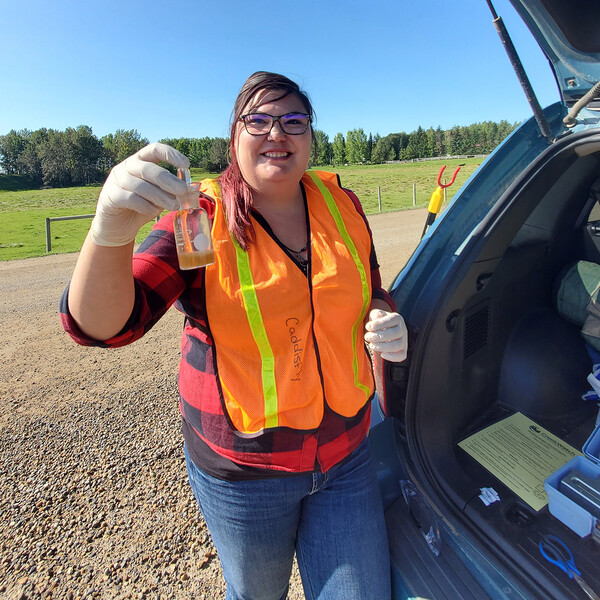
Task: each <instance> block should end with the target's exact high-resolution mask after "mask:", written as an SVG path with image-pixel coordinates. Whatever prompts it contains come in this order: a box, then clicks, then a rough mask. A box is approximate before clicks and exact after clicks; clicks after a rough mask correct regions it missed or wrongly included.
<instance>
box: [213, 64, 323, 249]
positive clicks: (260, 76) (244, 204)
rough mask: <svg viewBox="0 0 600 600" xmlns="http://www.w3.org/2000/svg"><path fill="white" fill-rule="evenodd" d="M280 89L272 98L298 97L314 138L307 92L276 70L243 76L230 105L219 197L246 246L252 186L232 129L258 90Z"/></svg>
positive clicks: (236, 235) (251, 230) (233, 230)
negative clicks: (225, 161)
mask: <svg viewBox="0 0 600 600" xmlns="http://www.w3.org/2000/svg"><path fill="white" fill-rule="evenodd" d="M263 91H279V92H281V95H280V96H278V97H277V98H274V99H273V100H281V98H285V97H286V96H288V95H289V94H294V95H296V96H297V97H298V98H300V100H301V102H302V104H303V105H304V108H305V110H306V113H307V114H308V115H310V117H311V126H310V133H311V139H312V140H313V142H314V139H315V136H314V135H313V129H312V119H313V117H314V111H313V107H312V104H311V103H310V100H309V98H308V95H307V94H306V93H305V92H303V91H302V90H301V89H300V87H299V86H298V84H297V83H295V82H294V81H292V80H291V79H288V78H287V77H285V76H284V75H279V74H278V73H268V72H267V71H257V72H256V73H253V74H252V75H250V77H248V79H246V82H245V83H244V85H243V86H242V89H241V90H240V93H239V94H238V97H237V99H236V101H235V104H234V106H233V112H232V116H231V132H230V137H229V156H230V159H229V166H228V167H227V168H226V169H225V171H223V173H222V174H221V176H220V177H219V184H220V186H221V197H222V198H223V204H224V206H225V213H226V215H227V223H228V227H229V231H230V232H231V234H232V235H233V237H234V238H235V239H236V240H237V242H238V243H239V245H240V246H241V247H242V248H243V249H244V250H247V249H248V245H249V244H250V243H251V242H252V241H253V240H254V228H253V227H252V222H251V221H250V206H251V205H252V189H251V188H250V186H249V185H248V184H247V183H246V181H245V180H244V178H243V177H242V172H241V171H240V166H239V164H238V161H237V157H236V154H235V133H236V129H237V125H238V122H239V120H240V117H241V116H242V115H243V114H245V113H248V112H251V111H252V110H253V109H254V108H255V107H254V106H252V104H251V103H252V100H253V99H254V98H256V96H257V94H258V93H259V92H263Z"/></svg>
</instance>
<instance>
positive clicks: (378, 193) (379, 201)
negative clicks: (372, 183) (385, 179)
mask: <svg viewBox="0 0 600 600" xmlns="http://www.w3.org/2000/svg"><path fill="white" fill-rule="evenodd" d="M377 203H378V204H379V212H381V186H379V185H378V186H377Z"/></svg>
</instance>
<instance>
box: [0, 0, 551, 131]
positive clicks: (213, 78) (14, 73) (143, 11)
mask: <svg viewBox="0 0 600 600" xmlns="http://www.w3.org/2000/svg"><path fill="white" fill-rule="evenodd" d="M494 6H495V8H496V11H497V12H498V14H499V15H500V16H501V17H503V19H504V22H505V24H506V26H507V28H508V30H509V32H510V33H511V35H512V37H513V41H514V43H515V46H516V47H517V50H518V52H519V55H520V57H521V59H522V61H523V63H524V65H525V68H526V70H527V72H528V74H529V77H530V79H531V82H532V84H533V87H534V90H535V92H536V94H537V96H538V99H539V101H540V103H541V104H542V106H544V105H546V104H550V103H552V102H555V101H556V100H558V98H559V96H558V91H557V88H556V84H555V82H554V78H553V76H552V74H551V72H550V68H549V66H548V63H547V61H546V59H545V57H544V56H543V54H542V52H541V50H540V49H539V47H538V46H537V44H536V42H535V41H534V40H533V38H532V36H531V34H530V33H529V31H528V30H527V29H526V28H525V26H524V25H523V23H522V22H521V21H520V19H519V18H518V16H517V15H516V13H515V11H514V9H513V8H512V6H511V5H510V3H509V2H508V0H495V1H494ZM0 8H1V13H0V14H1V15H2V16H1V18H0V82H1V84H0V134H4V133H7V132H8V131H9V130H10V129H17V130H19V129H23V128H27V129H30V130H34V129H38V128H40V127H48V128H54V129H60V130H64V129H65V128H66V127H76V126H78V125H89V126H90V127H92V129H93V131H94V133H95V134H96V135H97V136H98V137H101V136H103V135H105V134H107V133H112V132H114V131H116V130H117V129H137V130H138V132H139V133H140V134H141V135H142V136H144V137H146V138H148V139H149V140H150V141H156V140H159V139H161V138H165V137H173V138H174V137H203V136H209V137H217V136H223V137H226V136H227V135H228V126H229V118H230V114H231V108H232V105H233V102H234V100H235V97H236V95H237V93H238V91H239V88H240V86H241V85H242V83H243V82H244V80H245V79H246V77H247V76H248V75H250V74H251V73H252V72H254V71H257V70H268V71H276V72H280V73H283V74H285V75H287V76H289V77H291V78H292V79H294V80H296V81H297V82H298V83H299V84H300V85H301V87H302V88H303V89H305V90H306V91H307V92H308V93H309V95H310V97H311V99H312V101H313V104H314V106H315V109H316V113H317V123H316V127H317V128H318V129H322V130H323V131H325V133H327V134H328V135H329V137H330V139H332V138H333V136H334V135H335V134H336V133H337V132H342V133H344V134H345V133H346V131H348V130H349V129H356V128H359V127H360V128H362V129H364V131H365V132H366V133H367V135H368V134H369V133H373V134H376V133H379V134H380V135H382V136H383V135H387V134H388V133H394V132H399V131H406V132H410V131H414V130H415V129H416V128H417V127H418V126H419V125H420V126H422V127H424V128H427V127H430V126H432V127H437V126H438V125H440V126H441V127H442V128H443V129H447V128H450V127H452V126H454V125H469V124H471V123H476V122H481V121H486V120H492V121H500V120H502V119H506V120H507V121H509V122H515V121H521V120H523V119H525V118H527V117H529V116H530V114H531V112H530V109H529V105H528V104H527V102H526V100H525V96H524V94H523V92H522V91H521V88H520V86H519V84H518V82H517V79H516V76H515V74H514V72H513V71H512V68H511V67H510V64H509V61H508V58H507V56H506V54H505V52H504V49H503V48H502V45H501V43H500V40H499V39H498V36H497V34H496V31H495V29H494V26H493V24H492V16H491V13H490V11H489V9H488V7H487V4H486V2H485V0H455V1H454V2H448V1H447V0H420V1H419V2H412V1H410V2H409V1H408V0H395V1H392V0H380V1H379V0H369V1H368V2H364V1H363V2H358V1H353V0H346V1H342V0H331V1H328V0H304V1H303V2H287V1H285V0H284V1H280V2H269V1H265V0H253V1H252V2H250V1H243V0H220V1H217V2H214V1H213V2H206V1H202V0H188V1H185V0H184V1H179V2H168V1H164V0H163V1H161V2H158V1H156V0H121V1H119V2H117V1H115V0H103V1H102V2H85V1H81V0H78V1H72V0H58V1H56V2H48V1H47V0H21V1H20V2H14V1H12V2H8V1H7V0H0Z"/></svg>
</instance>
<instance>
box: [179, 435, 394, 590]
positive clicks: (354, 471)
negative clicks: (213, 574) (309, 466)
mask: <svg viewBox="0 0 600 600" xmlns="http://www.w3.org/2000/svg"><path fill="white" fill-rule="evenodd" d="M186 461H187V468H188V476H189V479H190V484H191V487H192V491H193V492H194V496H195V497H196V500H197V501H198V504H199V506H200V510H201V511H202V514H203V516H204V519H205V521H206V524H207V526H208V529H209V531H210V534H211V536H212V539H213V542H214V545H215V547H216V549H217V552H218V554H219V558H220V560H221V565H222V567H223V575H224V577H225V581H226V582H227V599H228V600H242V599H243V600H284V599H285V598H286V596H287V592H288V586H289V580H290V574H291V571H292V563H293V559H294V552H296V556H297V560H298V567H299V569H300V575H301V577H302V585H303V587H304V594H305V596H306V599H307V600H317V599H319V600H389V598H390V597H391V590H390V559H389V551H388V543H387V534H386V529H385V522H384V519H383V506H382V502H381V496H380V493H379V487H378V483H377V478H376V476H375V470H374V468H373V464H372V460H371V454H370V450H369V444H368V442H367V440H365V441H364V442H363V443H362V444H361V445H360V446H359V447H358V448H357V449H356V450H355V451H354V452H353V453H352V455H351V456H350V457H349V458H348V459H346V461H344V462H343V463H342V464H340V465H337V466H335V467H333V468H332V469H330V470H329V471H328V472H327V473H322V474H321V473H307V474H302V475H296V476H293V477H282V478H276V479H262V480H253V481H222V480H220V479H215V478H214V477H211V476H209V475H207V474H206V473H204V472H203V471H201V470H200V469H198V467H196V465H195V464H194V463H193V462H192V461H191V459H190V457H189V454H188V452H187V449H186Z"/></svg>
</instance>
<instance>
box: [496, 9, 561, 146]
mask: <svg viewBox="0 0 600 600" xmlns="http://www.w3.org/2000/svg"><path fill="white" fill-rule="evenodd" d="M486 2H487V4H488V6H489V7H490V10H491V11H492V16H493V17H494V27H495V28H496V31H497V32H498V35H499V36H500V40H501V42H502V45H503V46H504V49H505V50H506V54H508V58H509V60H510V64H511V65H512V67H513V69H514V71H515V73H516V74H517V78H518V80H519V83H520V84H521V87H522V88H523V91H524V92H525V97H526V98H527V102H529V106H530V107H531V110H532V111H533V116H534V117H535V120H536V121H537V124H538V126H539V128H540V131H541V132H542V135H543V136H544V137H545V138H546V140H547V141H548V143H549V144H552V142H554V137H553V135H552V131H551V130H550V125H548V121H546V117H545V116H544V113H543V111H542V107H541V106H540V103H539V102H538V99H537V98H536V96H535V93H534V91H533V88H532V87H531V83H530V82H529V78H528V77H527V73H525V69H524V68H523V63H521V59H520V58H519V55H518V54H517V51H516V50H515V47H514V45H513V43H512V40H511V39H510V35H509V34H508V31H507V29H506V27H505V26H504V21H503V20H502V17H499V16H498V15H497V14H496V10H495V8H494V6H493V5H492V2H491V0H486Z"/></svg>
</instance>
